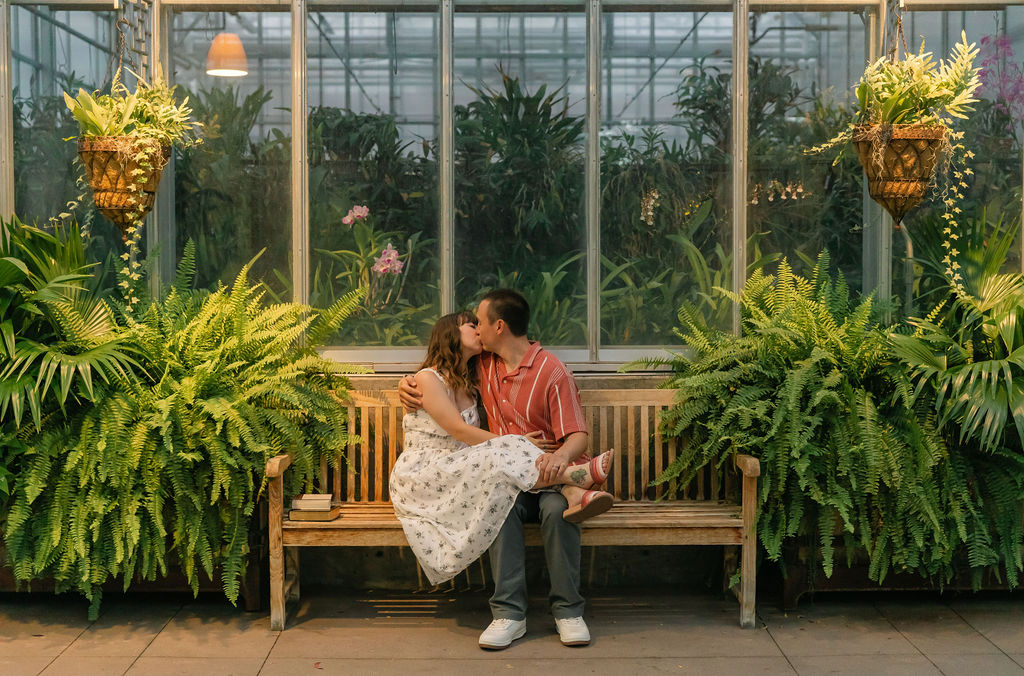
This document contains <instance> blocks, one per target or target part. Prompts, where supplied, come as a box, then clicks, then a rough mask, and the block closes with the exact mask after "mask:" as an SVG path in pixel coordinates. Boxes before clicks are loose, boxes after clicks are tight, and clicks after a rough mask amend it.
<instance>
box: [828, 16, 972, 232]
mask: <svg viewBox="0 0 1024 676" xmlns="http://www.w3.org/2000/svg"><path fill="white" fill-rule="evenodd" d="M960 37H961V39H960V42H958V43H957V44H956V45H954V46H953V49H952V51H951V52H950V56H949V60H948V61H944V60H939V61H938V62H936V61H935V60H934V59H933V58H932V54H931V52H925V51H924V42H923V41H922V42H921V49H920V50H919V51H918V52H917V53H912V52H910V53H906V54H905V55H904V56H903V57H902V58H900V57H898V56H897V55H896V53H895V52H894V53H893V54H892V55H891V56H888V57H883V58H881V59H879V60H878V61H875V62H874V63H872V64H869V65H868V67H867V68H866V69H865V70H864V75H863V76H862V77H861V79H860V82H859V83H858V84H857V88H856V93H857V102H858V104H859V110H858V111H857V114H856V119H855V121H854V122H851V123H850V125H849V126H848V127H847V128H846V129H845V130H843V131H842V132H841V133H840V134H838V135H837V136H835V137H834V138H832V139H830V140H828V141H826V142H825V143H824V144H822V145H820V146H816V147H814V148H811V149H810V150H809V151H808V152H821V151H823V150H826V149H828V148H832V147H834V146H837V145H842V144H845V143H847V142H850V141H852V142H853V144H854V146H855V147H856V148H857V155H858V158H859V159H860V163H861V166H863V168H864V172H865V174H866V175H867V178H868V191H869V192H870V194H871V197H872V198H873V199H874V200H875V201H876V202H878V203H879V204H881V205H882V206H883V207H885V209H886V211H888V212H889V213H890V214H891V215H892V217H893V220H895V221H896V222H897V224H898V223H899V222H900V221H901V220H902V219H903V216H904V215H906V213H907V212H909V211H910V210H911V209H913V208H914V207H916V206H917V205H918V204H919V203H920V202H921V199H922V198H923V197H924V192H925V189H926V187H927V186H928V184H929V182H930V181H931V178H932V175H933V173H934V171H935V166H936V163H937V162H938V160H939V159H940V158H941V157H942V156H943V154H945V153H947V152H948V151H949V150H950V149H951V147H952V145H951V143H950V139H949V135H948V132H949V130H950V128H951V125H952V122H953V118H960V119H966V117H967V115H966V113H967V112H970V111H971V110H973V108H972V107H971V105H970V104H972V103H974V102H975V101H977V99H976V98H974V92H975V90H976V89H977V88H978V86H979V85H980V83H981V81H980V79H979V76H978V69H977V68H975V67H974V58H975V57H976V56H977V55H978V50H977V48H976V47H975V45H974V43H971V44H967V35H966V33H963V32H961V34H960Z"/></svg>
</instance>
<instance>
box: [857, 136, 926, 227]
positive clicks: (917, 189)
mask: <svg viewBox="0 0 1024 676" xmlns="http://www.w3.org/2000/svg"><path fill="white" fill-rule="evenodd" d="M945 137H946V127H944V126H943V125H941V124H893V125H877V124H862V125H857V127H856V128H855V129H854V131H853V144H854V145H855V146H856V147H857V156H858V157H859V158H860V165H861V166H862V167H864V173H865V174H866V175H867V178H868V193H870V195H871V198H872V199H873V200H875V201H876V202H878V203H879V204H881V205H882V206H883V207H885V210H886V211H888V212H889V214H890V215H891V216H892V219H893V220H894V221H896V223H899V222H900V221H902V220H903V217H904V216H905V215H906V214H907V213H908V212H909V211H910V210H911V209H913V208H914V207H916V206H917V205H918V204H920V203H921V200H922V199H923V198H924V193H925V191H926V190H927V189H928V184H929V183H930V182H931V180H932V174H933V173H934V172H935V164H936V162H937V161H938V159H939V156H940V154H941V152H942V147H943V145H944V142H945Z"/></svg>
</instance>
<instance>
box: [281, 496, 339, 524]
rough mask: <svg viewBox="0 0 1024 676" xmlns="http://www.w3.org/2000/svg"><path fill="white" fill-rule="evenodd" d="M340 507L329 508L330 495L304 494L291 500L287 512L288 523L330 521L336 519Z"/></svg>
mask: <svg viewBox="0 0 1024 676" xmlns="http://www.w3.org/2000/svg"><path fill="white" fill-rule="evenodd" d="M340 512H341V507H340V506H338V507H331V494H330V493H323V494H321V493H305V494H303V495H300V496H299V497H297V498H292V508H291V509H290V510H289V511H288V519H289V520H290V521H331V520H332V519H336V518H338V514H339V513H340Z"/></svg>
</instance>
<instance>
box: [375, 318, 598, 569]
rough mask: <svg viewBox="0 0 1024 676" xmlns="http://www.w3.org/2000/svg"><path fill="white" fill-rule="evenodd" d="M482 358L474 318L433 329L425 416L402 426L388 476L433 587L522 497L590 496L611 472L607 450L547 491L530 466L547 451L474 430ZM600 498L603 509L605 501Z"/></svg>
mask: <svg viewBox="0 0 1024 676" xmlns="http://www.w3.org/2000/svg"><path fill="white" fill-rule="evenodd" d="M480 351H481V347H480V337H479V335H478V334H477V330H476V317H474V316H473V315H472V314H470V313H468V312H460V313H456V314H450V315H445V316H444V317H442V318H441V319H439V320H438V322H437V324H435V325H434V329H433V331H432V332H431V334H430V342H429V344H428V345H427V357H426V359H425V360H424V361H423V365H422V367H421V368H420V371H419V372H418V373H417V374H416V382H417V384H419V386H420V389H421V390H422V392H423V408H421V409H419V410H418V411H416V412H415V413H409V414H407V415H406V416H405V418H404V419H403V421H402V427H403V430H404V432H405V449H404V450H403V451H402V455H400V456H399V458H398V460H397V461H396V462H395V466H394V469H393V470H392V472H391V481H390V484H389V491H390V494H391V501H392V503H393V504H394V507H395V514H396V515H397V516H398V518H399V520H400V521H401V522H402V528H403V529H404V531H405V535H406V539H407V540H408V541H409V545H410V546H411V547H412V550H413V553H415V554H416V558H417V560H419V562H420V566H421V567H422V568H423V571H424V572H425V573H426V575H427V579H428V580H430V583H431V584H440V583H441V582H444V581H445V580H449V579H451V578H453V577H455V576H456V575H458V574H459V573H460V572H462V571H463V570H465V568H466V567H467V566H469V564H471V563H472V562H473V561H475V560H476V559H477V558H478V557H479V556H480V555H481V554H483V553H484V552H485V551H486V550H487V548H488V547H490V546H491V543H492V542H494V539H495V538H496V537H497V535H498V531H499V530H500V529H501V526H502V524H503V523H504V522H505V519H506V517H508V513H509V511H510V510H511V509H512V505H513V504H514V503H515V500H516V497H517V496H518V495H519V493H520V492H521V491H528V490H532V489H534V488H543V487H545V486H551V485H556V484H571V485H574V486H579V487H581V488H592V487H596V486H599V485H601V484H603V483H604V482H605V480H606V479H607V478H608V471H609V469H610V466H611V459H612V451H608V452H607V453H603V454H601V455H599V456H598V457H596V458H594V459H593V460H591V461H590V462H589V463H588V464H586V465H573V466H571V467H569V468H567V469H566V470H565V471H564V472H563V473H562V474H561V475H560V476H559V477H557V478H556V479H555V480H554V481H552V482H548V483H542V482H540V481H538V478H539V476H540V472H539V470H538V469H537V464H536V463H537V459H538V458H539V457H540V456H541V455H542V454H543V452H544V451H542V450H541V448H539V446H540V445H541V444H544V443H545V442H542V441H539V440H538V441H535V440H534V439H533V438H532V437H534V435H533V434H531V435H530V436H529V437H525V436H518V435H505V436H501V437H499V436H497V435H496V434H493V433H491V432H489V431H487V430H485V429H481V428H480V427H479V425H480V417H479V414H478V413H477V409H476V386H475V378H476V367H475V357H476V356H477V355H479V354H480ZM537 434H538V435H539V433H537ZM545 445H546V444H545ZM602 497H603V498H604V499H605V500H606V501H607V502H608V504H610V501H611V496H609V495H608V494H606V493H604V494H602ZM567 511H569V510H567Z"/></svg>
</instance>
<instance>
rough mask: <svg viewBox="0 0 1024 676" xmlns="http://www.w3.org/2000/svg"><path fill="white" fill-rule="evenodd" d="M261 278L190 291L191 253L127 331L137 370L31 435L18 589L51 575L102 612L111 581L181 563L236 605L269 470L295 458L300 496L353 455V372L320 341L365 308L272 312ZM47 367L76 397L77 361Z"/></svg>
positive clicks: (13, 535)
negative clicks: (70, 377)
mask: <svg viewBox="0 0 1024 676" xmlns="http://www.w3.org/2000/svg"><path fill="white" fill-rule="evenodd" d="M247 270H248V266H247V267H246V268H245V269H243V271H242V273H241V274H240V275H239V276H238V278H237V279H236V280H235V282H234V284H233V285H232V286H231V287H230V288H220V289H218V290H216V291H214V292H213V293H206V292H203V291H190V290H189V288H188V287H189V286H190V285H191V282H190V279H189V277H190V275H191V274H192V273H193V271H194V262H193V259H192V258H191V256H190V254H189V253H188V250H187V251H186V256H185V258H184V260H183V261H182V264H181V265H180V266H179V270H178V276H177V278H176V280H175V283H174V285H173V287H172V288H171V289H170V290H169V291H168V292H167V294H166V295H165V296H164V298H163V299H162V300H160V301H156V302H154V303H152V305H151V306H150V307H148V308H147V309H146V311H145V312H143V313H142V314H141V316H140V317H138V318H136V320H135V321H134V322H130V323H128V325H127V326H118V327H117V328H116V330H115V333H116V336H117V340H118V341H119V342H118V345H122V346H123V351H124V354H131V355H132V358H131V359H130V360H125V361H123V362H118V363H119V364H120V366H121V368H120V370H118V369H116V368H115V367H114V365H113V364H110V365H108V366H107V367H106V369H105V370H104V371H103V373H105V374H107V377H105V378H104V377H100V378H98V379H93V382H92V391H91V393H92V396H91V398H89V399H82V398H81V397H79V399H78V400H77V404H76V406H75V407H69V408H68V410H67V411H66V416H65V417H64V418H63V420H62V421H61V422H60V423H59V424H56V425H43V426H41V428H40V429H39V430H35V429H34V428H24V429H23V430H22V434H21V439H22V440H23V442H24V444H25V447H26V452H25V455H24V457H25V458H26V462H25V463H24V468H23V470H22V471H20V472H19V473H18V475H17V477H16V479H15V481H14V486H13V491H12V500H11V505H10V510H9V513H8V514H7V517H6V521H5V523H4V529H3V531H4V538H5V541H6V544H7V551H8V556H9V558H10V560H11V562H12V564H13V566H12V567H13V569H14V573H15V577H16V578H17V579H18V580H21V581H25V582H28V581H30V580H32V579H36V578H40V577H51V578H52V579H53V580H54V582H55V584H56V588H57V589H58V590H60V591H62V590H67V589H77V590H78V591H80V592H81V593H82V594H83V595H84V596H85V597H86V598H87V599H89V601H90V612H91V613H95V612H97V611H98V608H99V603H100V599H101V592H100V586H101V585H102V584H103V583H104V582H106V581H107V580H108V579H110V578H112V577H120V578H122V580H123V584H124V585H125V587H127V586H128V585H130V583H131V581H132V579H134V577H136V576H138V577H141V578H143V579H153V578H154V577H156V576H158V575H164V574H166V572H167V570H168V566H172V565H173V566H175V567H177V568H179V569H180V570H181V571H182V572H183V574H184V576H185V578H186V580H187V582H188V584H189V585H190V586H191V587H192V589H193V590H194V591H197V590H198V585H199V580H200V576H205V577H211V576H213V575H215V574H218V573H219V575H220V582H221V585H222V587H223V589H224V592H225V594H226V595H227V597H228V598H229V599H231V600H232V601H233V602H234V601H235V600H236V598H237V596H238V592H239V585H240V578H241V576H242V574H243V573H244V569H245V560H246V559H245V557H246V554H247V552H248V546H249V545H248V537H249V530H250V521H251V518H252V516H253V514H254V507H255V505H256V503H257V501H258V499H259V497H260V494H261V492H262V490H263V489H264V477H263V470H264V467H265V466H266V462H267V460H268V459H269V458H271V457H273V456H274V455H277V454H279V453H284V452H288V453H291V454H292V455H293V457H294V466H295V468H296V471H295V472H294V473H293V475H292V479H293V480H294V481H295V483H296V486H294V487H293V488H296V489H298V488H299V484H309V483H311V482H312V478H313V476H314V475H315V474H316V471H317V470H318V468H319V466H320V462H321V459H322V458H328V457H329V458H332V462H335V463H336V462H337V461H336V460H335V459H334V458H335V457H336V456H337V454H338V452H339V451H340V450H341V449H344V448H345V447H346V446H347V445H348V441H349V436H348V429H347V419H346V408H345V407H344V406H343V405H342V404H341V403H340V402H339V400H338V399H337V398H336V395H338V394H344V392H345V390H346V389H347V387H348V381H347V380H346V378H345V376H344V372H345V371H346V370H348V369H347V368H346V367H345V366H344V365H339V364H336V363H333V362H330V361H328V360H325V359H323V358H322V357H320V356H319V355H318V354H317V353H316V352H315V350H314V349H313V347H314V346H313V344H312V342H311V341H309V340H308V337H309V334H307V333H306V331H307V329H309V328H310V327H311V326H312V327H316V326H317V325H318V322H323V323H327V324H330V326H331V327H332V328H331V331H333V330H335V329H336V328H337V325H338V324H339V323H340V322H341V321H342V320H343V319H344V317H345V316H346V315H347V312H349V311H350V304H351V299H358V298H360V292H358V291H357V292H354V293H352V294H350V295H349V296H348V298H349V299H350V302H348V303H344V304H340V305H337V306H336V307H334V308H332V309H330V310H328V311H326V312H324V313H321V312H320V311H316V310H313V309H312V308H308V307H305V306H300V305H294V304H279V305H269V306H268V305H265V304H264V303H263V302H262V297H263V292H262V290H261V288H260V287H259V285H252V284H250V283H249V282H248V279H247V276H246V273H247ZM62 311H63V312H65V313H66V314H65V315H61V317H62V319H61V321H59V322H57V324H56V331H55V335H56V337H57V338H58V339H60V338H62V337H64V336H68V335H75V336H77V338H78V340H79V341H81V340H82V337H83V336H85V335H87V333H88V327H89V325H90V320H89V319H88V318H87V317H85V316H82V315H73V314H72V313H71V310H69V309H68V308H66V307H65V308H62ZM304 339H305V343H304V344H303V342H302V341H303V340H304ZM83 354H89V353H88V351H87V352H85V353H83ZM40 359H42V360H43V361H41V362H40V363H43V364H50V363H51V362H54V363H55V365H54V366H53V367H52V369H53V374H52V378H53V379H54V380H55V381H56V380H58V379H60V381H61V384H60V387H61V388H63V387H64V385H63V382H64V381H63V378H64V376H63V375H62V374H63V373H64V372H65V371H66V368H65V365H66V364H68V363H69V362H67V360H66V359H65V358H61V359H60V360H56V361H55V360H50V361H46V360H45V357H40ZM70 363H71V364H74V363H75V362H70ZM19 368H23V367H19ZM47 368H51V367H49V366H48V367H47ZM42 373H43V376H42V377H41V379H42V382H43V383H44V384H45V383H46V381H47V380H48V379H49V378H50V377H51V376H50V375H47V372H46V371H45V369H44V371H42ZM12 405H13V397H12Z"/></svg>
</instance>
